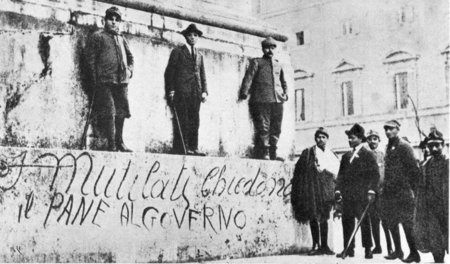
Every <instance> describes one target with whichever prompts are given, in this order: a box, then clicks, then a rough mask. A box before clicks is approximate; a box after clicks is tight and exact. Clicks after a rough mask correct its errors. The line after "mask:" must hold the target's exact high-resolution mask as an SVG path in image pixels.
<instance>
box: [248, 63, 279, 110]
mask: <svg viewBox="0 0 450 264" xmlns="http://www.w3.org/2000/svg"><path fill="white" fill-rule="evenodd" d="M240 93H241V94H244V95H248V94H250V102H255V103H275V102H276V103H283V102H284V101H286V100H287V84H286V80H285V77H284V71H283V68H282V67H281V64H280V63H279V62H278V60H276V59H268V58H264V57H263V58H254V59H251V60H250V65H249V67H248V69H247V71H246V72H245V76H244V79H243V80H242V85H241V92H240Z"/></svg>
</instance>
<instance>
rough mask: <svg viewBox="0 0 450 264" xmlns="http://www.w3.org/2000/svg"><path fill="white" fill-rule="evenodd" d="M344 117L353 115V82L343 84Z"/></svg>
mask: <svg viewBox="0 0 450 264" xmlns="http://www.w3.org/2000/svg"><path fill="white" fill-rule="evenodd" d="M341 94H342V115H344V116H347V115H353V114H354V109H353V82H352V81H346V82H343V83H342V84H341Z"/></svg>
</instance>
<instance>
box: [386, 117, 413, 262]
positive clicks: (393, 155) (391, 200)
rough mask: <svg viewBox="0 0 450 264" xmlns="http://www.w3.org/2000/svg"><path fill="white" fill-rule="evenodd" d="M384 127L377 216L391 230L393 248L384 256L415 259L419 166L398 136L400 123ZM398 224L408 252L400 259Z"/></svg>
mask: <svg viewBox="0 0 450 264" xmlns="http://www.w3.org/2000/svg"><path fill="white" fill-rule="evenodd" d="M384 131H385V133H386V137H387V138H388V140H389V142H388V145H387V148H386V156H385V163H384V164H385V171H384V182H383V185H382V189H383V192H382V193H381V195H380V209H381V219H382V221H384V222H385V223H386V224H387V226H388V228H389V230H390V231H391V233H392V239H393V240H394V245H395V251H394V252H393V253H392V254H390V255H388V256H386V257H385V258H386V259H396V258H399V259H402V260H403V262H406V263H411V262H419V261H420V255H419V252H418V251H417V249H416V244H415V241H414V234H413V216H414V197H415V193H416V187H417V183H418V181H419V177H420V169H419V165H418V163H417V160H416V158H415V156H414V151H413V149H412V147H411V146H410V145H409V144H408V143H407V142H406V141H405V140H403V139H401V138H400V137H399V136H398V133H399V131H400V123H399V122H397V121H396V120H391V121H388V122H386V123H385V125H384ZM399 224H402V226H403V230H404V231H405V236H406V240H407V242H408V245H409V250H410V254H409V256H408V257H407V258H406V259H403V251H402V249H401V244H400V234H399V233H398V230H399V229H398V225H399Z"/></svg>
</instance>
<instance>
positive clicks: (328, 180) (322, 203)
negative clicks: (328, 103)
mask: <svg viewBox="0 0 450 264" xmlns="http://www.w3.org/2000/svg"><path fill="white" fill-rule="evenodd" d="M328 137H329V135H328V132H327V130H326V129H324V128H323V127H321V128H319V129H318V130H317V131H316V133H315V134H314V139H315V141H316V145H314V146H312V147H309V148H306V149H305V150H303V151H302V154H301V155H300V158H299V160H298V161H297V164H296V165H295V170H294V177H293V178H292V192H291V202H292V206H293V209H294V212H295V218H296V220H297V221H299V223H300V224H306V223H309V225H310V227H311V235H312V239H313V246H312V250H311V251H310V252H309V253H308V254H309V255H333V254H334V252H333V251H331V249H330V248H329V247H328V243H327V240H328V222H327V220H328V219H329V218H330V211H331V208H332V206H333V203H334V188H335V183H334V182H335V178H336V175H337V173H338V169H339V159H338V158H337V156H336V155H335V154H334V153H333V152H332V151H331V150H330V149H329V148H328V147H327V141H328ZM319 238H320V239H319Z"/></svg>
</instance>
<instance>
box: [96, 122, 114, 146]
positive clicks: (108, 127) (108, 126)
mask: <svg viewBox="0 0 450 264" xmlns="http://www.w3.org/2000/svg"><path fill="white" fill-rule="evenodd" d="M97 126H98V129H99V130H100V131H101V135H102V138H103V139H106V141H107V143H106V144H104V143H102V146H101V148H99V150H106V151H117V145H116V140H115V137H116V130H115V126H114V118H113V117H103V118H100V119H98V120H97Z"/></svg>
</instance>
